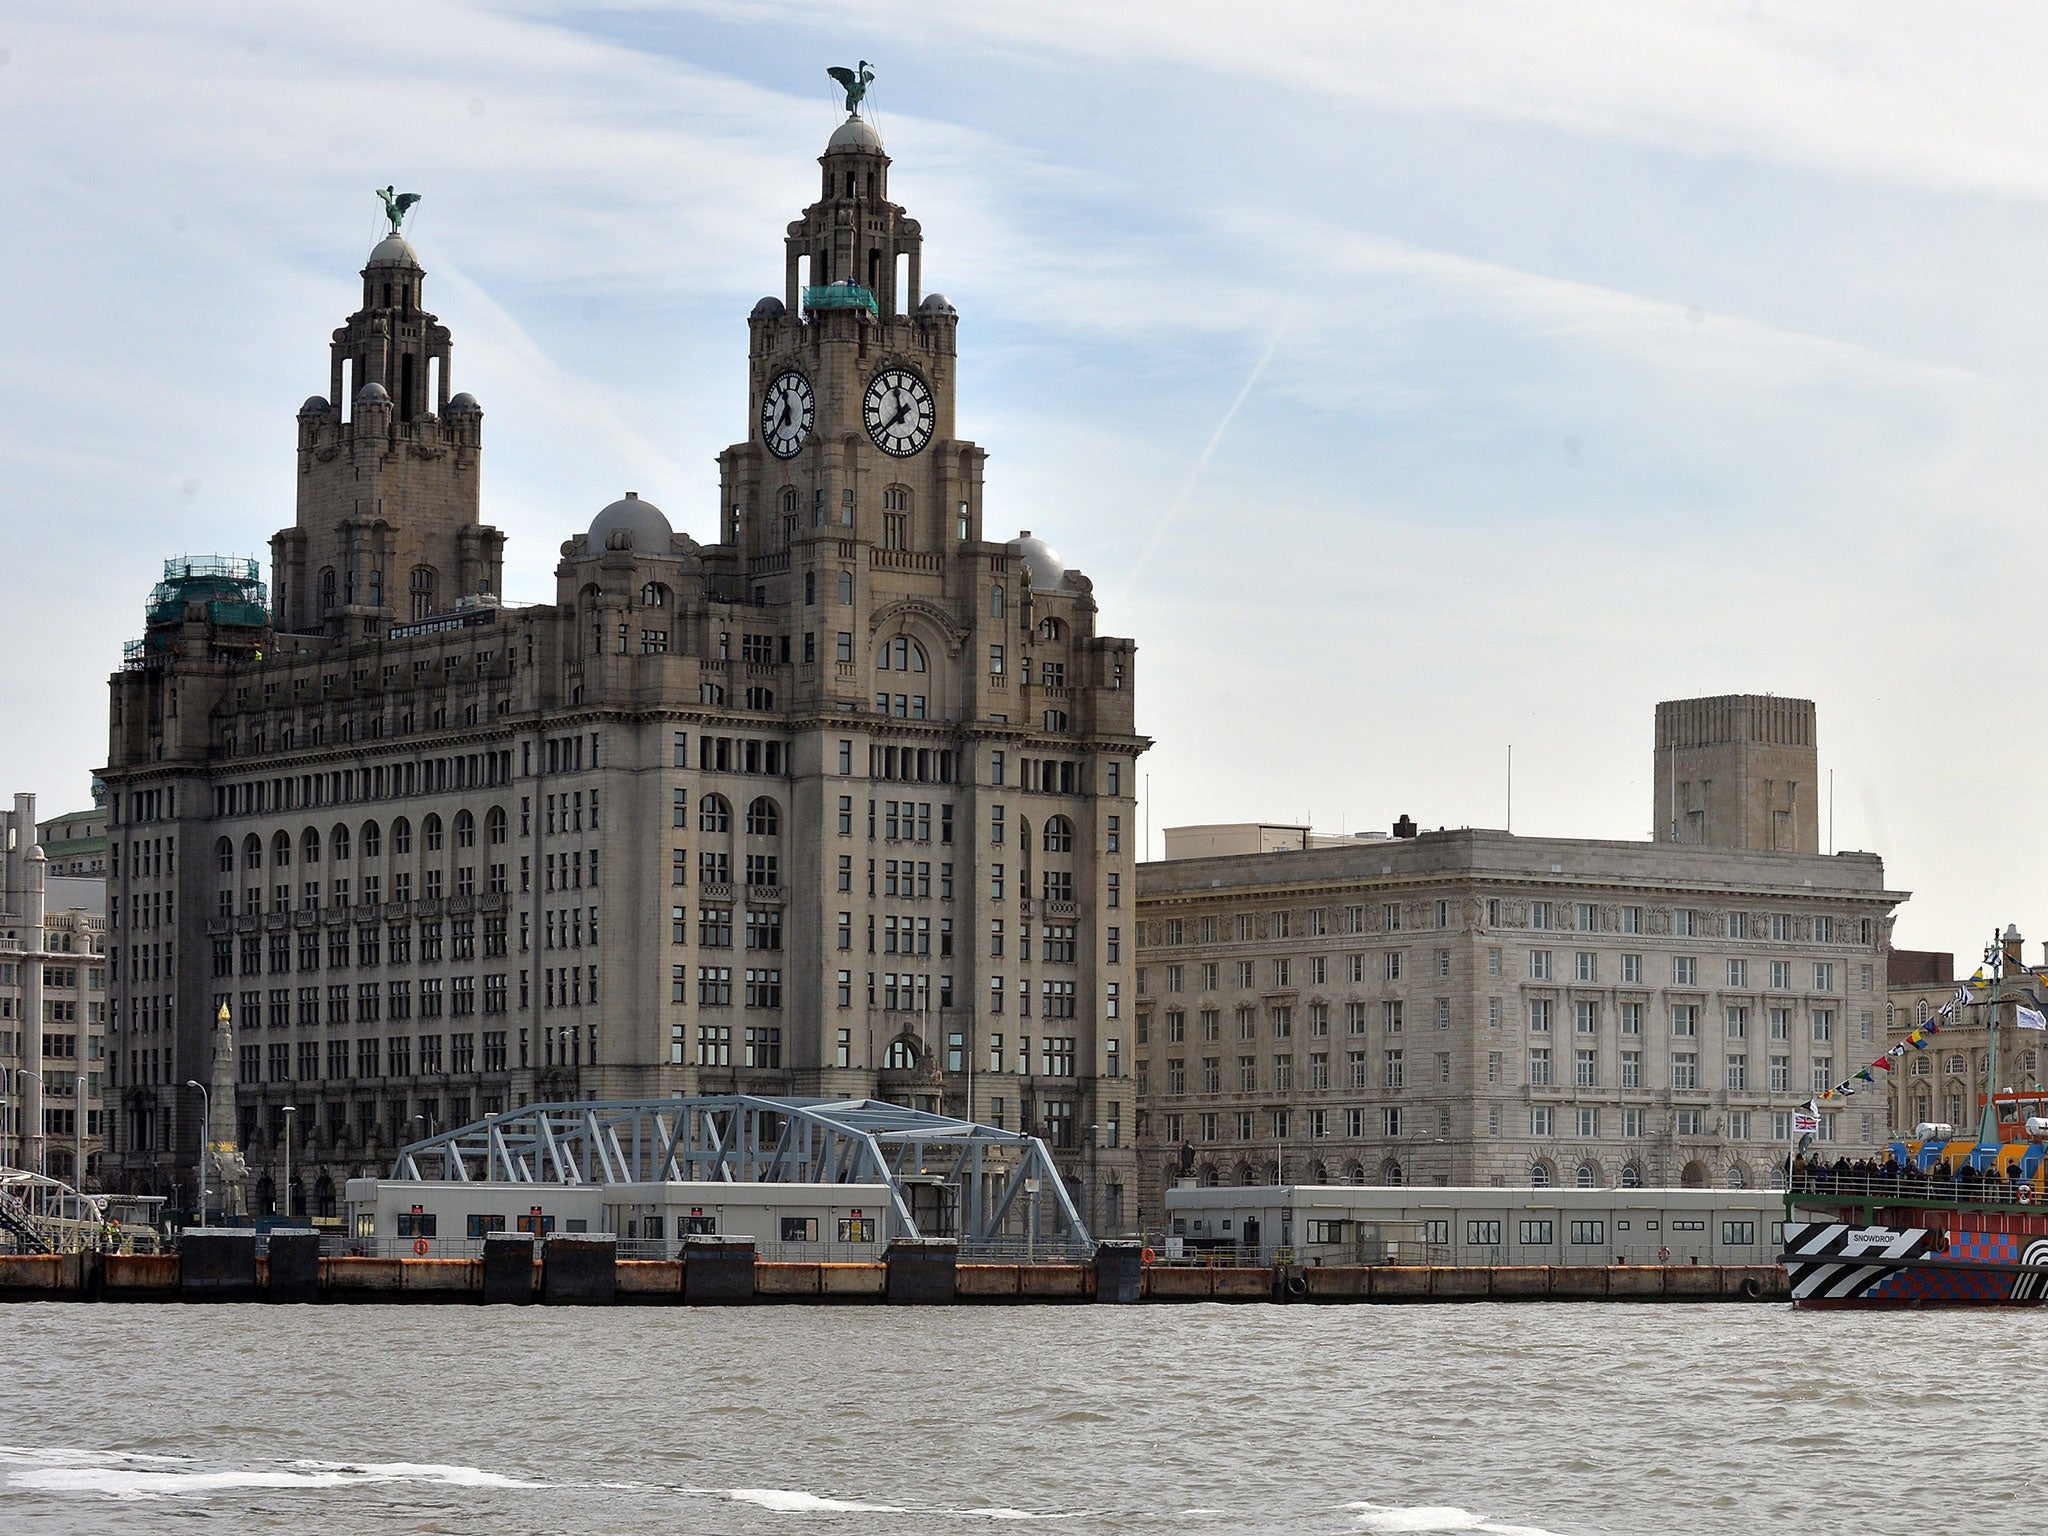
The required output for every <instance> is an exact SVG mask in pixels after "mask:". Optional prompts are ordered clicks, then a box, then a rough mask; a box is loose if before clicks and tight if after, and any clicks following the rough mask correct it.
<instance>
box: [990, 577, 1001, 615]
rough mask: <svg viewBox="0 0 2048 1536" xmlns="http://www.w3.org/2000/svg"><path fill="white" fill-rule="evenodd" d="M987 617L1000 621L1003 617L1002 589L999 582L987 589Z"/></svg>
mask: <svg viewBox="0 0 2048 1536" xmlns="http://www.w3.org/2000/svg"><path fill="white" fill-rule="evenodd" d="M988 616H989V617H990V618H992V619H1000V618H1001V617H1002V616H1003V588H1002V584H1001V583H1000V582H999V583H997V584H996V585H995V586H993V587H990V588H989V589H988Z"/></svg>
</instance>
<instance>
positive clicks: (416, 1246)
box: [412, 1237, 427, 1259]
mask: <svg viewBox="0 0 2048 1536" xmlns="http://www.w3.org/2000/svg"><path fill="white" fill-rule="evenodd" d="M412 1251H413V1252H414V1253H416V1254H418V1255H419V1256H420V1257H421V1258H423V1259H424V1258H425V1257H426V1256H427V1240H426V1239H425V1238H424V1237H416V1238H414V1239H413V1240H412Z"/></svg>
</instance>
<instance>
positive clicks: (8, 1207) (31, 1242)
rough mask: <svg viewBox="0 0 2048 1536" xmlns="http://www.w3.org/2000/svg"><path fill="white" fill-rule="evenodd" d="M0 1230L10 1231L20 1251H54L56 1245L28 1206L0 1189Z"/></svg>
mask: <svg viewBox="0 0 2048 1536" xmlns="http://www.w3.org/2000/svg"><path fill="white" fill-rule="evenodd" d="M0 1232H8V1233H11V1234H12V1235H13V1237H14V1241H15V1245H16V1247H17V1249H18V1250H19V1251H20V1252H22V1253H55V1252H56V1251H57V1245H56V1244H55V1243H53V1242H51V1241H50V1239H49V1238H48V1237H46V1236H44V1234H43V1229H42V1226H41V1225H40V1224H39V1223H38V1222H37V1221H36V1219H35V1217H34V1216H33V1215H31V1214H30V1213H29V1208H28V1207H27V1206H25V1205H23V1204H22V1203H21V1202H20V1201H19V1200H17V1199H15V1197H14V1196H12V1195H10V1194H8V1193H7V1192H6V1191H5V1190H0Z"/></svg>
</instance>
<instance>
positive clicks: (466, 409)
mask: <svg viewBox="0 0 2048 1536" xmlns="http://www.w3.org/2000/svg"><path fill="white" fill-rule="evenodd" d="M483 413H484V408H483V407H482V406H480V405H478V404H477V403H476V396H475V395H472V394H471V393H470V392H469V391H468V390H466V389H465V390H464V391H463V392H462V393H461V394H459V395H453V396H450V397H449V400H448V414H449V415H450V416H481V415H483Z"/></svg>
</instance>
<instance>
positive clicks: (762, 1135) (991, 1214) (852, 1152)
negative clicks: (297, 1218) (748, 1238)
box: [390, 1094, 1093, 1254]
mask: <svg viewBox="0 0 2048 1536" xmlns="http://www.w3.org/2000/svg"><path fill="white" fill-rule="evenodd" d="M390 1177H391V1178H393V1179H402V1180H409V1181H422V1182H432V1181H439V1182H449V1183H460V1184H472V1183H493V1184H533V1185H548V1184H555V1185H608V1184H655V1183H663V1182H670V1181H673V1182H684V1183H689V1182H719V1183H734V1184H742V1183H761V1184H777V1183H780V1184H880V1185H883V1186H884V1187H886V1188H887V1190H888V1192H889V1200H890V1203H891V1206H892V1208H893V1212H894V1215H895V1219H896V1228H897V1230H898V1231H899V1232H901V1233H902V1234H903V1235H904V1236H906V1237H956V1238H958V1239H959V1241H960V1247H961V1251H962V1253H963V1254H968V1253H993V1252H997V1251H1004V1250H1008V1249H1010V1248H1015V1247H1023V1246H1025V1245H1031V1246H1033V1247H1035V1248H1041V1249H1042V1248H1053V1249H1059V1248H1066V1249H1069V1250H1082V1251H1086V1250H1089V1249H1092V1247H1093V1239H1092V1238H1091V1237H1090V1236H1089V1234H1088V1229H1087V1227H1086V1225H1085V1224H1084V1223H1083V1222H1082V1220H1081V1216H1080V1213H1079V1212H1078V1211H1077V1210H1076V1209H1075V1207H1074V1202H1073V1198H1072V1196H1071V1195H1070V1193H1069V1192H1068V1190H1067V1186H1066V1183H1065V1181H1064V1180H1063V1179H1062V1178H1061V1177H1060V1174H1059V1170H1058V1169H1057V1168H1056V1167H1055V1166H1054V1164H1053V1160H1052V1155H1051V1154H1050V1153H1049V1152H1048V1151H1047V1150H1046V1146H1045V1143H1044V1142H1043V1141H1041V1140H1040V1139H1039V1138H1038V1137H1036V1136H1032V1135H1028V1134H1026V1133H1024V1132H1022V1131H1008V1130H1004V1129H1002V1128H1000V1127H998V1126H989V1125H978V1124H976V1123H974V1122H973V1121H971V1120H956V1119H954V1118H952V1117H951V1116H948V1115H938V1114H933V1113H931V1112H929V1111H926V1110H917V1109H907V1108H905V1107H903V1106H902V1105H900V1104H887V1103H883V1102H881V1101H879V1100H875V1099H805V1098H764V1097H758V1096H755V1095H751V1094H731V1095H723V1096H718V1097H709V1098H682V1097H675V1098H667V1099H628V1100H613V1101H607V1102H592V1103H576V1102H568V1103H558V1104H529V1105H527V1106H526V1107H524V1108H523V1109H518V1110H514V1111H512V1112H510V1113H508V1114H501V1115H491V1116H487V1117H486V1118H484V1119H482V1120H478V1121H476V1122H474V1123H472V1124H470V1125H465V1126H462V1127H460V1128H458V1129H455V1130H450V1131H444V1132H442V1133H441V1134H440V1135H438V1136H430V1137H428V1138H426V1139H425V1140H424V1141H416V1142H413V1143H412V1144H411V1145H409V1146H406V1147H402V1148H400V1149H399V1152H398V1155H397V1158H396V1159H395V1160H394V1162H393V1163H392V1167H391V1174H390Z"/></svg>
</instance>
